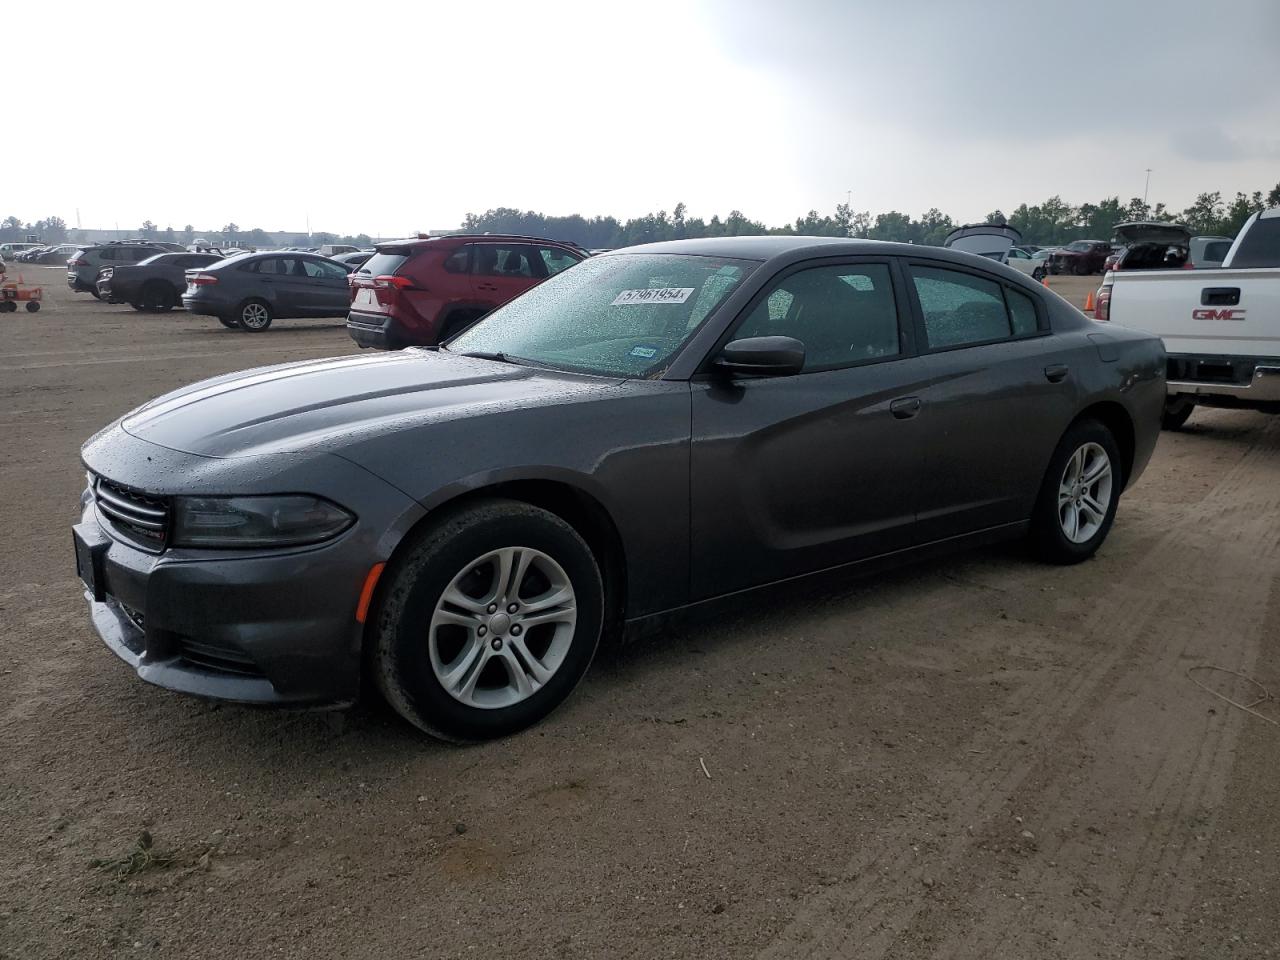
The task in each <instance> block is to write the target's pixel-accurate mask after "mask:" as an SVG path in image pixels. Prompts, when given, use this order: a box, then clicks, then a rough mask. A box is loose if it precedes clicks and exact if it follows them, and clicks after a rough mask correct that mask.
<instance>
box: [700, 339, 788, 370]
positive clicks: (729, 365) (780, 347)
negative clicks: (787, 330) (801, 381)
mask: <svg viewBox="0 0 1280 960" xmlns="http://www.w3.org/2000/svg"><path fill="white" fill-rule="evenodd" d="M712 367H713V368H714V369H716V370H718V371H720V372H722V373H727V374H730V375H736V376H753V377H786V376H790V375H792V374H795V373H799V372H800V371H801V370H802V369H804V344H803V343H801V342H800V341H799V340H797V339H796V338H795V337H747V338H745V339H742V340H733V341H731V342H729V343H726V344H725V345H724V347H723V349H721V351H720V354H719V355H718V356H717V357H716V358H715V360H713V361H712Z"/></svg>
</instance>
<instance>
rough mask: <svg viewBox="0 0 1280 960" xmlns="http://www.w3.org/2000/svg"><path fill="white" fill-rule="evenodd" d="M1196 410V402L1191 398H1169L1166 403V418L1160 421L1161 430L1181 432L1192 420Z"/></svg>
mask: <svg viewBox="0 0 1280 960" xmlns="http://www.w3.org/2000/svg"><path fill="white" fill-rule="evenodd" d="M1195 408H1196V402H1195V400H1194V399H1193V398H1191V397H1186V396H1177V397H1169V398H1168V399H1166V400H1165V402H1164V416H1163V417H1162V418H1161V419H1160V426H1161V428H1162V429H1164V430H1181V429H1182V427H1183V424H1185V423H1186V422H1187V420H1189V419H1190V418H1191V413H1192V411H1194V410H1195Z"/></svg>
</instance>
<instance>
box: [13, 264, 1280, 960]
mask: <svg viewBox="0 0 1280 960" xmlns="http://www.w3.org/2000/svg"><path fill="white" fill-rule="evenodd" d="M13 272H14V273H17V272H18V271H17V270H14V271H13ZM21 272H22V273H23V274H24V275H25V276H26V277H27V278H28V279H32V278H36V277H38V278H40V279H42V280H43V282H44V283H46V284H47V286H46V296H47V297H48V300H47V302H46V308H45V309H44V310H43V311H41V312H40V313H39V314H26V313H18V314H0V332H2V333H3V339H2V341H0V400H2V402H3V409H0V439H2V440H3V450H4V455H3V459H2V460H0V464H2V466H0V521H2V524H3V530H4V537H3V543H4V546H5V549H4V550H3V551H2V552H0V623H2V624H3V627H4V629H3V631H2V632H0V716H2V719H0V744H2V745H3V760H2V761H0V762H2V766H0V811H3V815H2V816H0V957H3V958H19V957H20V958H29V957H117V956H146V955H156V956H165V957H209V958H215V957H216V958H225V957H228V956H239V957H253V958H257V957H299V958H308V960H314V958H330V957H377V958H391V957H394V958H400V957H477V956H484V957H522V956H537V957H544V956H559V957H583V958H597V957H602V956H609V957H654V958H658V957H663V958H665V957H675V956H697V957H699V958H721V957H723V958H741V957H746V956H753V955H760V956H765V957H778V958H781V957H802V956H803V957H811V956H812V957H827V956H830V957H857V958H859V960H868V958H882V957H883V958H902V960H906V958H921V957H938V958H969V957H972V958H990V957H1000V958H1003V957H1009V958H1019V960H1024V958H1036V960H1044V958H1056V957H1069V958H1084V957H1107V958H1119V957H1130V958H1136V957H1143V958H1145V957H1151V958H1157V957H1159V958H1168V957H1230V956H1238V957H1250V958H1252V957H1264V956H1276V955H1278V953H1280V948H1278V947H1277V944H1280V918H1278V913H1277V911H1276V909H1275V906H1276V900H1277V891H1278V890H1280V830H1278V829H1277V808H1276V804H1275V797H1276V793H1277V790H1276V787H1277V779H1278V778H1280V773H1278V770H1280V768H1278V767H1277V765H1276V763H1275V756H1276V751H1277V748H1278V747H1280V728H1277V727H1276V726H1273V725H1271V724H1268V723H1266V722H1264V721H1263V720H1260V719H1258V718H1256V717H1253V716H1250V715H1247V714H1245V713H1244V712H1242V711H1240V710H1237V709H1235V708H1233V707H1230V706H1228V705H1227V704H1226V703H1225V702H1223V701H1222V700H1219V699H1215V698H1214V697H1212V696H1211V695H1210V694H1209V693H1207V692H1206V691H1204V690H1203V689H1201V688H1200V687H1197V686H1196V685H1195V684H1193V683H1192V682H1191V680H1190V679H1189V678H1188V675H1187V671H1188V669H1189V668H1191V667H1194V666H1197V665H1215V666H1219V667H1225V668H1229V669H1231V670H1235V671H1239V672H1242V673H1245V674H1248V675H1250V676H1253V677H1256V678H1257V679H1258V680H1260V681H1261V682H1263V683H1265V684H1268V685H1269V686H1270V687H1271V688H1272V689H1276V690H1280V660H1278V659H1277V651H1276V639H1277V636H1276V634H1277V630H1276V627H1277V624H1280V589H1278V588H1277V583H1278V582H1280V419H1274V418H1268V417H1265V416H1263V415H1260V414H1254V413H1244V412H1222V411H1203V410H1202V411H1198V412H1197V413H1196V414H1195V415H1194V416H1193V417H1192V419H1191V421H1190V424H1189V426H1188V429H1187V430H1186V431H1185V432H1183V433H1178V434H1166V435H1165V436H1164V437H1163V438H1162V441H1161V444H1160V447H1159V449H1158V451H1157V453H1156V456H1155V460H1154V462H1153V463H1152V465H1151V467H1150V469H1149V470H1148V472H1147V474H1146V476H1145V477H1144V478H1143V479H1142V481H1141V483H1140V484H1139V485H1138V486H1137V487H1136V488H1135V489H1133V490H1132V491H1130V492H1129V493H1128V495H1127V496H1126V497H1125V499H1124V501H1123V502H1122V504H1121V507H1120V513H1119V517H1118V520H1117V522H1116V525H1115V528H1114V530H1113V532H1112V534H1111V538H1110V540H1109V541H1108V543H1107V545H1106V546H1105V547H1104V548H1103V550H1102V551H1101V553H1100V554H1099V555H1098V557H1097V558H1096V559H1094V560H1093V561H1090V562H1089V563H1086V564H1083V565H1081V566H1079V567H1075V568H1069V569H1060V568H1051V567H1046V566H1042V565H1039V564H1037V563H1034V562H1032V561H1030V560H1029V559H1027V557H1026V556H1025V555H1024V553H1023V552H1022V551H1021V550H1020V549H1019V548H1018V547H1016V546H1014V547H1005V548H1001V549H991V550H983V551H978V552H974V553H967V554H963V555H959V556H956V557H953V558H950V559H947V560H945V561H939V562H932V563H928V564H925V565H922V566H915V567H911V568H908V569H904V570H900V571H898V572H895V573H890V574H887V575H882V576H879V577H876V578H875V579H869V580H862V581H855V582H835V583H831V582H827V583H823V584H820V585H819V584H814V585H809V586H805V587H799V588H794V589H791V590H788V591H787V592H785V593H783V594H781V595H774V596H771V597H768V598H766V599H755V600H749V601H744V602H743V603H742V605H741V607H740V608H739V610H738V611H737V612H736V613H735V614H733V615H732V616H730V617H728V618H721V619H718V620H714V621H710V622H701V623H696V624H685V625H682V626H677V627H673V628H671V629H669V630H668V631H667V632H666V633H665V635H662V636H657V637H652V638H646V639H645V640H643V641H639V642H636V643H633V644H631V645H629V646H627V647H624V648H622V649H620V650H615V651H610V652H607V653H605V654H604V655H602V657H601V659H600V660H598V661H597V663H596V665H595V667H594V668H593V670H592V672H591V673H590V674H589V675H588V678H587V680H586V682H585V683H584V684H583V685H582V687H581V688H580V690H579V692H578V694H577V695H576V696H575V697H574V698H573V699H572V700H571V701H570V702H569V703H568V704H567V705H566V706H565V707H564V708H562V709H561V710H559V711H558V712H557V713H556V714H555V715H554V716H553V717H552V718H551V719H550V720H549V721H547V722H546V723H544V724H542V725H541V726H539V727H537V728H535V729H534V730H532V731H530V732H528V733H526V734H524V735H521V736H518V737H514V738H512V739H510V740H506V741H503V742H499V743H493V744H489V745H485V746H480V747H472V748H452V747H446V746H443V745H439V744H436V743H433V742H430V741H426V740H423V739H421V738H420V737H418V736H416V735H415V733H414V732H413V731H412V730H411V729H410V728H408V727H407V726H406V725H405V724H403V723H401V722H399V721H398V720H397V719H396V718H395V717H394V716H392V715H391V714H390V713H389V712H388V711H387V710H386V709H385V708H382V707H379V706H378V705H377V704H370V705H365V706H362V707H360V708H358V709H357V710H355V711H353V712H351V713H347V714H325V713H287V712H275V711H261V710H248V709H242V708H238V707H231V706H219V705H217V704H214V703H206V702H202V701H199V700H195V699H191V698H187V697H183V696H179V695H176V694H171V693H168V692H165V691H162V690H158V689H155V688H152V687H149V686H146V685H144V684H142V683H141V682H140V681H138V680H137V678H136V677H134V676H133V674H132V673H131V672H130V671H129V670H128V669H127V668H125V667H124V666H123V665H122V664H121V663H119V662H118V661H116V660H115V658H114V657H113V656H112V655H111V654H110V653H109V652H108V651H107V650H106V649H105V648H104V647H103V646H102V645H101V643H100V642H99V641H98V640H97V639H96V637H95V636H94V634H93V632H92V630H91V629H90V627H89V623H88V619H87V616H86V611H85V605H84V602H83V600H82V599H81V596H80V590H79V588H78V586H77V581H76V578H75V574H74V562H73V556H72V551H71V537H70V530H69V527H70V525H71V523H72V522H73V520H74V518H75V516H76V503H77V497H78V495H79V492H80V488H81V486H82V484H83V473H82V471H81V469H80V468H79V466H78V461H77V450H78V447H79V445H80V444H81V443H82V442H83V441H84V439H85V438H87V437H88V436H89V435H90V434H91V433H92V432H93V431H95V430H97V429H98V428H99V427H100V426H102V425H104V424H106V423H107V422H109V421H110V420H112V419H113V418H114V417H116V416H118V415H119V414H121V413H122V412H124V411H125V410H127V409H129V408H130V407H132V406H134V405H136V404H138V403H140V402H142V401H144V400H146V399H148V398H150V397H152V396H154V395H155V394H157V393H159V392H161V391H163V390H167V389H170V388H172V387H175V386H177V385H179V384H183V383H186V382H189V381H191V380H194V379H197V378H200V377H205V376H210V375H214V374H219V373H223V372H226V371H230V370H235V369H239V368H243V367H248V366H253V365H259V364H265V363H275V362H282V361H286V360H292V359H298V358H306V357H316V356H331V355H337V354H344V353H350V352H353V349H352V345H351V343H350V342H349V340H348V339H347V336H346V333H345V331H344V330H343V328H342V326H341V323H340V322H339V321H281V322H279V323H277V324H276V325H274V326H273V327H272V329H271V330H269V331H268V332H266V333H263V334H258V335H250V334H245V333H239V332H234V331H229V330H224V329H223V328H222V327H221V326H220V325H218V323H217V322H216V321H214V320H210V319H203V318H193V317H188V316H186V315H185V314H183V313H182V312H175V313H172V314H167V315H143V314H138V313H135V312H134V311H133V310H131V309H130V308H128V307H117V306H108V305H106V304H102V303H98V302H96V301H94V300H92V299H91V298H90V297H89V296H87V295H84V294H77V295H72V294H70V293H69V292H68V291H67V289H66V287H65V282H64V279H63V273H62V271H61V270H58V269H56V268H46V269H42V268H27V269H24V270H22V271H21ZM1067 279H1068V278H1063V281H1060V282H1055V284H1054V286H1055V287H1059V288H1061V289H1066V290H1068V292H1069V293H1070V294H1071V295H1072V296H1073V297H1074V298H1075V299H1077V300H1079V299H1082V296H1083V291H1084V290H1085V289H1086V288H1087V286H1090V285H1091V282H1090V283H1086V284H1085V285H1079V283H1078V282H1077V286H1078V287H1079V289H1077V288H1076V287H1069V286H1068V285H1066V283H1065V281H1066V280H1067ZM1060 283H1061V284H1062V285H1061V286H1060ZM1196 675H1197V677H1199V678H1200V679H1201V680H1202V681H1203V682H1205V683H1206V684H1207V685H1209V686H1211V687H1213V688H1214V689H1217V690H1219V691H1220V692H1222V693H1223V694H1224V695H1226V696H1230V697H1233V698H1236V699H1240V698H1242V697H1245V696H1246V695H1247V688H1246V685H1245V684H1244V683H1243V681H1241V680H1239V679H1237V678H1234V677H1232V676H1230V675H1227V674H1219V673H1213V672H1207V673H1205V672H1200V673H1197V674H1196ZM1258 710H1259V711H1260V712H1262V713H1264V714H1267V715H1269V716H1271V717H1274V718H1280V706H1278V705H1276V704H1274V703H1264V704H1262V705H1260V706H1259V707H1258ZM704 767H705V772H704ZM144 832H145V836H144ZM104 861H105V862H104ZM129 871H132V872H129Z"/></svg>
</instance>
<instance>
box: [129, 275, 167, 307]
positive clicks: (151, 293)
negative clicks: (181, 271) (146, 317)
mask: <svg viewBox="0 0 1280 960" xmlns="http://www.w3.org/2000/svg"><path fill="white" fill-rule="evenodd" d="M177 302H178V295H177V292H176V291H175V290H174V289H173V285H172V284H168V283H164V282H163V281H160V280H153V281H152V282H151V283H148V284H147V285H146V286H144V287H143V288H142V290H141V292H140V293H139V295H138V302H137V303H136V304H134V305H133V306H134V307H135V308H136V309H138V310H143V311H145V312H147V313H168V312H169V311H170V310H172V309H173V308H174V305H175V304H177Z"/></svg>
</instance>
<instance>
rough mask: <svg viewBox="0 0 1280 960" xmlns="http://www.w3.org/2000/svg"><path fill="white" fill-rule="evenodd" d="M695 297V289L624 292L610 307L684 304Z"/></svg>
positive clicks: (657, 289) (664, 288)
mask: <svg viewBox="0 0 1280 960" xmlns="http://www.w3.org/2000/svg"><path fill="white" fill-rule="evenodd" d="M691 296H693V287H655V288H654V289H652V290H623V291H622V292H621V293H620V294H618V295H617V296H616V297H614V298H613V303H612V304H610V306H614V307H625V306H627V305H628V304H632V303H684V302H685V301H686V300H688V299H689V298H690V297H691Z"/></svg>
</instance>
